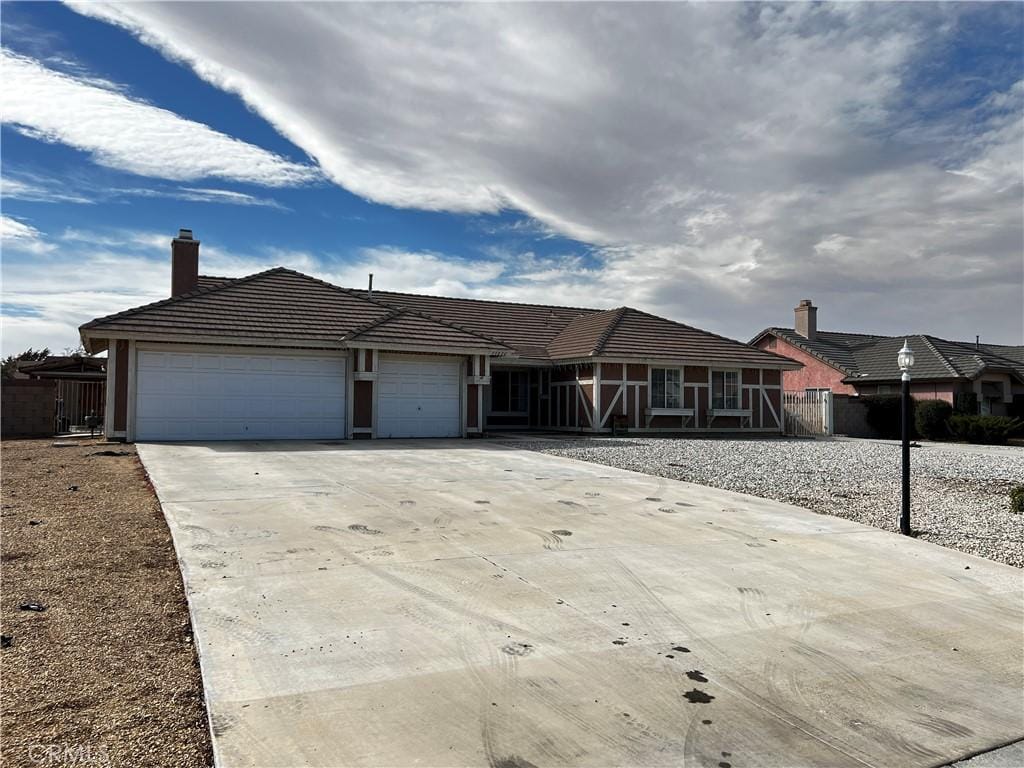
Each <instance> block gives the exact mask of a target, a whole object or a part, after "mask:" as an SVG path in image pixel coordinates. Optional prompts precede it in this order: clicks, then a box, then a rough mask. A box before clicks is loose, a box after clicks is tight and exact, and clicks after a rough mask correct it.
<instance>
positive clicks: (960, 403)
mask: <svg viewBox="0 0 1024 768" xmlns="http://www.w3.org/2000/svg"><path fill="white" fill-rule="evenodd" d="M953 410H954V411H956V412H957V413H966V414H967V415H968V416H974V415H976V414H977V413H978V395H977V393H976V392H957V393H956V395H955V396H954V397H953Z"/></svg>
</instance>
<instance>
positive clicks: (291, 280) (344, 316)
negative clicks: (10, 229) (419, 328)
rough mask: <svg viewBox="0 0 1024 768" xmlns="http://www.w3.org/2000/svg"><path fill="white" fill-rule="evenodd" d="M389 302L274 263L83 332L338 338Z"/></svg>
mask: <svg viewBox="0 0 1024 768" xmlns="http://www.w3.org/2000/svg"><path fill="white" fill-rule="evenodd" d="M390 312H391V309H390V308H389V307H386V306H384V305H382V304H379V303H375V302H371V301H367V300H366V299H364V298H362V297H360V296H357V295H355V294H354V293H352V292H351V291H346V290H345V289H343V288H339V287H337V286H334V285H331V284H330V283H325V282H323V281H322V280H317V279H315V278H312V277H309V276H308V275H303V274H301V273H300V272H294V271H292V270H290V269H283V268H280V267H278V268H276V269H271V270H267V271H266V272H258V273H256V274H254V275H249V276H248V277H242V278H239V279H237V280H231V281H228V282H222V283H220V284H219V285H214V286H213V287H209V288H203V287H200V288H199V289H197V290H195V291H193V292H191V293H187V294H184V295H182V296H176V297H174V298H170V299H164V300H163V301H158V302H155V303H153V304H147V305H145V306H142V307H137V308H135V309H129V310H127V311H125V312H119V313H117V314H114V315H109V316H107V317H101V318H98V319H96V320H93V321H92V322H89V323H86V324H85V325H83V326H82V328H81V330H82V331H84V332H90V331H91V332H93V335H98V334H96V332H97V331H101V330H102V331H107V332H109V331H114V332H120V333H129V334H130V333H148V334H165V335H168V336H175V337H183V338H185V339H186V340H187V338H188V337H190V336H192V337H200V336H213V337H217V336H222V337H232V338H256V339H281V340H290V341H294V342H295V343H296V344H299V345H301V343H302V342H306V343H315V344H317V345H323V344H331V343H334V344H337V343H338V342H339V340H340V339H341V338H342V337H343V336H345V335H346V334H348V333H351V332H352V331H354V330H356V329H358V328H362V327H364V326H366V325H368V324H369V323H371V322H373V321H375V320H379V319H382V318H384V317H386V316H387V315H388V314H389V313H390Z"/></svg>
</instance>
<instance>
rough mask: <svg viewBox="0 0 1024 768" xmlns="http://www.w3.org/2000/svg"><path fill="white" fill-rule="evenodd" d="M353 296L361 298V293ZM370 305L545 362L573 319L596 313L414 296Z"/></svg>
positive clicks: (387, 296)
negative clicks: (440, 322) (414, 315)
mask: <svg viewBox="0 0 1024 768" xmlns="http://www.w3.org/2000/svg"><path fill="white" fill-rule="evenodd" d="M354 293H356V294H358V295H360V296H365V295H366V291H365V290H357V291H354ZM373 299H374V301H380V302H383V303H385V304H388V305H390V306H392V307H395V308H397V309H410V310H413V311H415V312H420V313H422V314H424V315H429V316H430V317H432V318H435V319H436V318H444V320H445V321H447V322H450V323H451V324H452V325H456V326H458V327H459V328H462V329H463V330H466V331H471V332H473V333H479V334H482V335H484V336H487V337H489V338H491V339H499V340H500V341H501V342H502V343H503V344H506V345H508V346H509V347H511V348H513V349H515V350H516V351H517V352H518V353H519V354H520V355H521V356H522V357H525V358H530V359H537V360H547V359H549V355H548V350H547V346H548V344H550V343H551V342H552V341H553V340H554V339H555V337H557V336H558V335H559V334H560V333H561V332H562V330H563V329H564V328H565V327H566V326H567V325H568V324H569V323H570V322H572V321H573V320H575V319H576V318H579V317H582V316H584V315H591V314H595V313H598V312H600V310H596V309H582V308H578V307H558V306H547V305H544V304H520V303H515V302H508V301H488V300H482V299H456V298H449V297H446V296H424V295H421V294H416V293H398V292H395V291H376V290H375V291H374V292H373Z"/></svg>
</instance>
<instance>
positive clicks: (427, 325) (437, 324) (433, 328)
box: [343, 309, 512, 354]
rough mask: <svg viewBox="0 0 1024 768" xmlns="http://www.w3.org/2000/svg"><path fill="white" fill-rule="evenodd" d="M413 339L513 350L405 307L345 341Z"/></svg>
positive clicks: (447, 345)
mask: <svg viewBox="0 0 1024 768" xmlns="http://www.w3.org/2000/svg"><path fill="white" fill-rule="evenodd" d="M410 339H415V341H416V344H417V345H420V346H424V347H436V348H439V349H440V348H446V349H479V350H488V351H490V352H494V353H498V354H500V353H503V352H508V353H511V352H512V349H511V348H509V347H507V346H506V345H504V344H502V343H501V342H499V341H495V340H494V339H489V338H487V337H486V336H481V335H480V334H478V333H472V332H470V331H464V330H463V329H461V328H458V327H456V326H454V325H451V324H450V323H445V322H443V321H441V320H435V319H433V318H430V317H427V316H426V315H421V314H420V313H418V312H410V311H409V310H406V309H400V310H394V311H392V312H391V313H390V314H388V315H386V316H385V317H383V318H381V319H380V320H377V321H376V322H373V323H371V324H369V325H368V326H366V327H364V328H361V329H356V330H355V331H353V332H351V333H349V334H348V335H346V336H345V337H344V339H343V341H361V342H364V343H366V344H381V345H394V346H403V345H408V344H409V341H410Z"/></svg>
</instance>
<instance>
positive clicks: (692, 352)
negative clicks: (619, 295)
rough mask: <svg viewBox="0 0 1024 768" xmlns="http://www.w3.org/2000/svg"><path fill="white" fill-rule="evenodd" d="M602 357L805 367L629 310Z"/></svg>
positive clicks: (604, 347)
mask: <svg viewBox="0 0 1024 768" xmlns="http://www.w3.org/2000/svg"><path fill="white" fill-rule="evenodd" d="M600 354H602V355H605V356H608V357H646V358H651V359H654V360H680V359H691V360H700V361H707V362H709V363H722V364H726V363H735V364H748V363H749V364H750V365H777V366H779V367H786V368H792V369H795V368H799V367H802V366H801V365H800V364H799V363H797V364H794V363H793V361H792V360H789V359H788V358H785V357H783V356H782V355H776V354H774V353H772V352H765V351H763V350H760V349H757V348H756V347H752V346H750V345H748V344H744V343H743V342H740V341H736V340H734V339H729V338H726V337H725V336H719V335H718V334H715V333H711V332H709V331H702V330H701V329H699V328H694V327H693V326H690V325H685V324H683V323H677V322H675V321H674V320H667V319H665V318H664V317H658V316H657V315H651V314H648V313H647V312H641V311H640V310H638V309H632V308H628V307H627V308H626V309H625V312H623V314H622V317H621V318H619V321H618V322H617V323H616V324H615V327H614V328H613V329H612V330H611V333H609V335H608V337H607V338H606V339H605V340H604V343H603V344H602V346H601V351H600Z"/></svg>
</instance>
